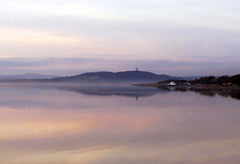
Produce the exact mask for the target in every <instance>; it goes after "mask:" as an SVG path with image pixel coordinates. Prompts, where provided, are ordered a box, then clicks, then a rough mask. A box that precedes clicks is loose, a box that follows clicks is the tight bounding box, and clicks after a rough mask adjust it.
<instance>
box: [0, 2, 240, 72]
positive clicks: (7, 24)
mask: <svg viewBox="0 0 240 164" xmlns="http://www.w3.org/2000/svg"><path fill="white" fill-rule="evenodd" d="M239 20H240V1H239V0H211V1H209V0H168V1H166V0H127V1H126V0H111V1H110V0H86V1H84V0H51V1H49V0H7V1H6V0H0V75H3V74H19V73H43V74H54V75H67V74H77V73H82V72H85V71H99V70H109V71H122V70H129V69H135V68H136V67H139V68H141V69H142V70H146V71H153V72H155V73H159V74H162V73H164V74H170V75H180V76H190V75H210V74H213V75H222V74H237V73H239V70H240V66H239V65H240V46H239V45H240V21H239Z"/></svg>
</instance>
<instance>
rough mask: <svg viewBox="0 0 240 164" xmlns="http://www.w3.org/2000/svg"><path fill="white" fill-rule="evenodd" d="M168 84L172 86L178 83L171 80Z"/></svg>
mask: <svg viewBox="0 0 240 164" xmlns="http://www.w3.org/2000/svg"><path fill="white" fill-rule="evenodd" d="M168 85H170V86H175V85H176V83H175V82H173V81H171V82H170V83H169V84H168Z"/></svg>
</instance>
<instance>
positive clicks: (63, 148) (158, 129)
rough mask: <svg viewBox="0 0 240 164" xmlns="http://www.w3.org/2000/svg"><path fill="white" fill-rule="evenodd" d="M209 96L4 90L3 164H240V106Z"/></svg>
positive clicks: (0, 117) (0, 119) (0, 114)
mask: <svg viewBox="0 0 240 164" xmlns="http://www.w3.org/2000/svg"><path fill="white" fill-rule="evenodd" d="M206 95H207V94H206ZM206 95H203V94H199V93H194V92H168V91H159V90H157V89H154V88H137V87H127V88H126V87H124V86H120V87H115V86H111V87H100V88H99V87H89V86H88V87H87V86H86V87H83V88H80V87H78V86H61V85H58V86H55V85H52V86H49V87H46V86H32V85H18V86H14V85H3V84H1V85H0V162H1V163H2V164H146V163H148V164H160V163H161V164H191V163H192V164H196V163H201V164H203V163H204V164H226V163H227V164H239V163H240V100H238V99H234V98H231V97H223V96H220V95H215V96H213V95H211V96H206Z"/></svg>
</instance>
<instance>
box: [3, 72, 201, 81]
mask: <svg viewBox="0 0 240 164" xmlns="http://www.w3.org/2000/svg"><path fill="white" fill-rule="evenodd" d="M196 78H198V77H197V76H196V77H176V76H169V75H165V74H159V75H158V74H155V73H152V72H146V71H125V72H89V73H83V74H79V75H75V76H65V77H54V76H48V75H42V74H23V75H14V76H0V79H1V80H25V81H26V80H28V81H31V80H34V81H36V80H39V81H48V82H68V81H69V82H78V81H85V82H158V81H164V80H169V79H172V80H174V79H175V80H192V79H196Z"/></svg>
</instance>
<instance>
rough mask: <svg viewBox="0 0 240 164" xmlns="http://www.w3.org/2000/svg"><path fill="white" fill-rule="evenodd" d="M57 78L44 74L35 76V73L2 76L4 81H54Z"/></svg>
mask: <svg viewBox="0 0 240 164" xmlns="http://www.w3.org/2000/svg"><path fill="white" fill-rule="evenodd" d="M53 78H56V76H50V75H43V74H35V73H27V74H19V75H0V79H2V80H3V79H4V80H22V79H25V80H31V79H53Z"/></svg>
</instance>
